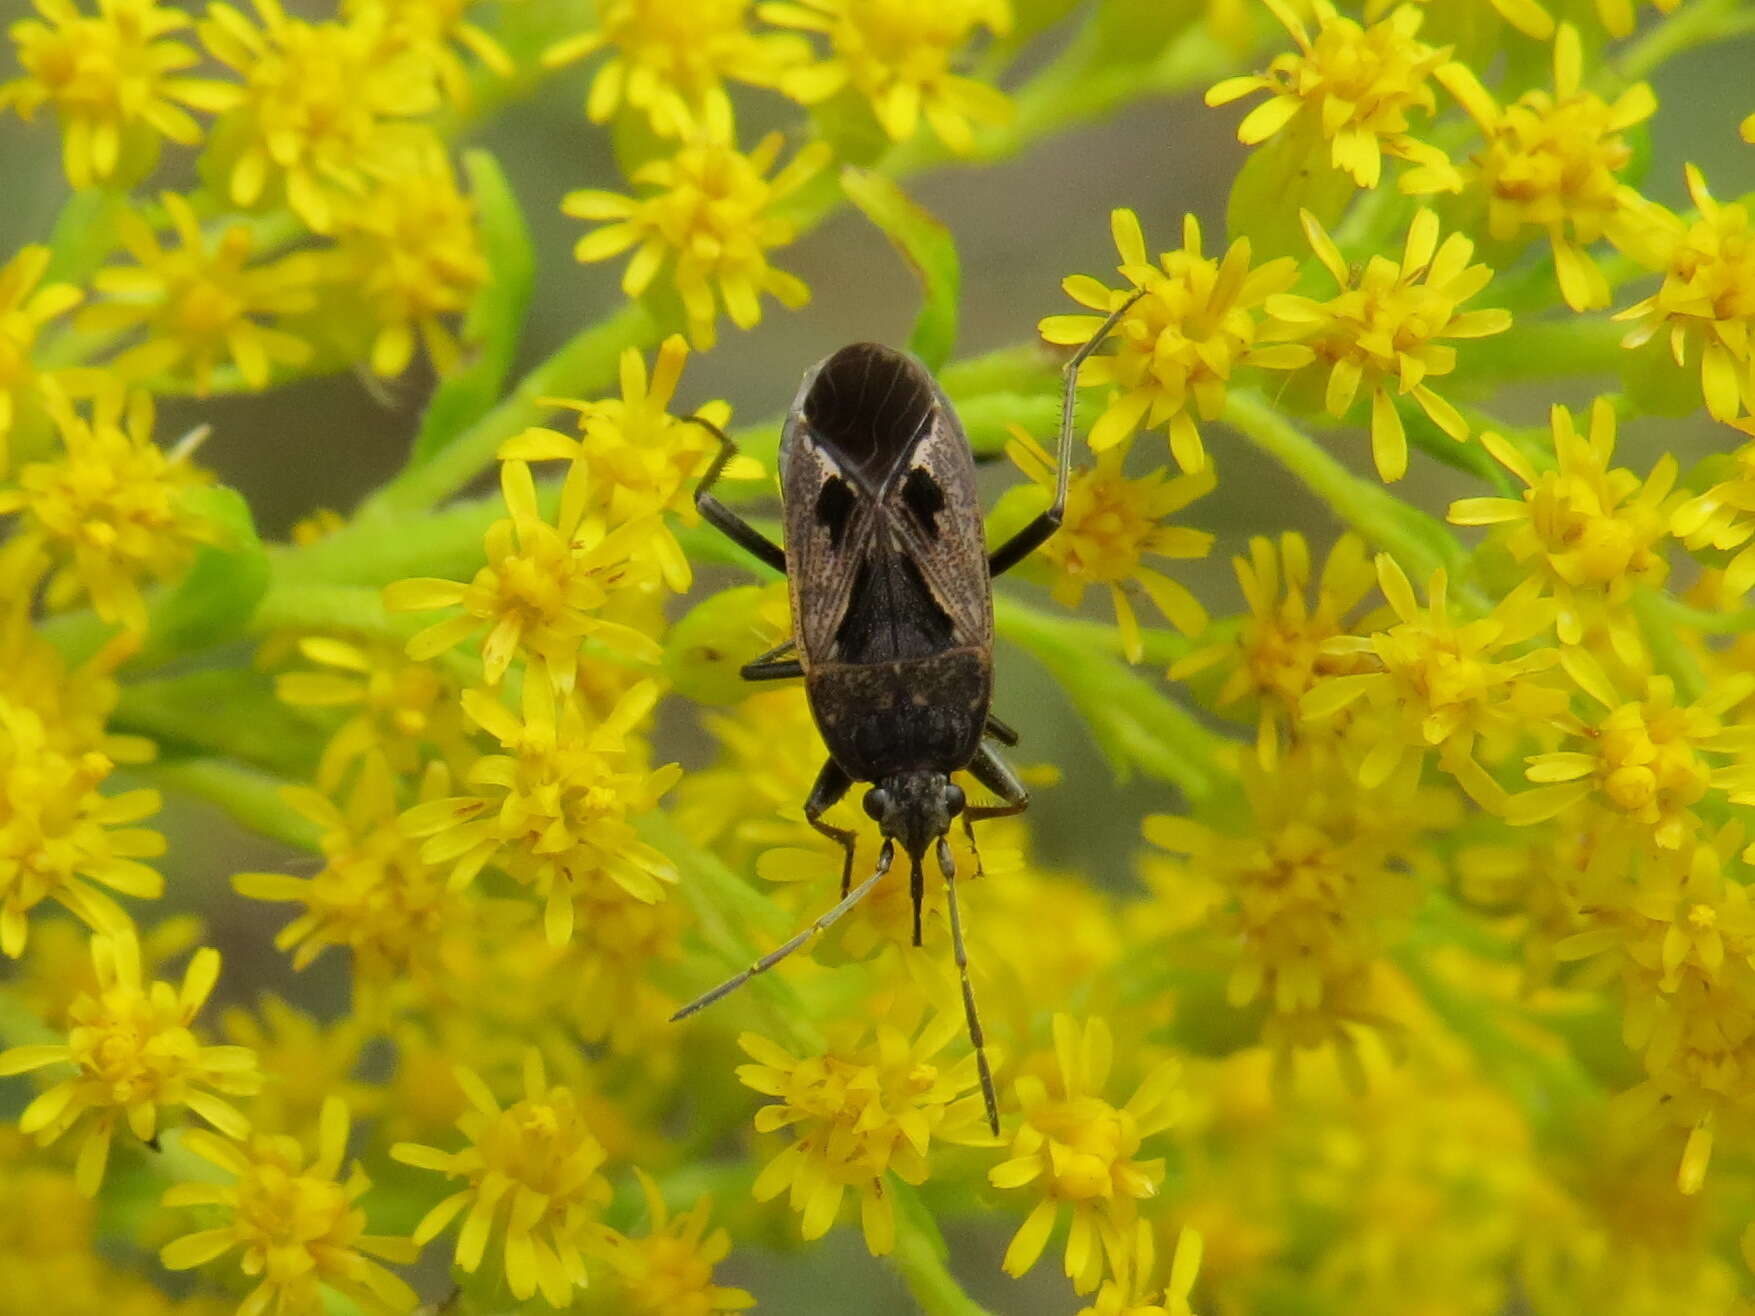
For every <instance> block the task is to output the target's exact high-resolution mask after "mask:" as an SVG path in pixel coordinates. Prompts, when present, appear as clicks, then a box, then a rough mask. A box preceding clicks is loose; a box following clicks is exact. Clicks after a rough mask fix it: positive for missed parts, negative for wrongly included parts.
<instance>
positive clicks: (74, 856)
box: [0, 699, 165, 959]
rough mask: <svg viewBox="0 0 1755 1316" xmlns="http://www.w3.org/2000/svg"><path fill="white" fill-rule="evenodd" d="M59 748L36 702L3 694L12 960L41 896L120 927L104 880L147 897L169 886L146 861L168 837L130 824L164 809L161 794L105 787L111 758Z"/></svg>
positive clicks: (0, 735)
mask: <svg viewBox="0 0 1755 1316" xmlns="http://www.w3.org/2000/svg"><path fill="white" fill-rule="evenodd" d="M53 746H54V738H53V736H52V734H51V732H50V731H49V729H48V728H47V727H46V726H45V724H44V722H43V719H42V717H41V716H40V715H39V714H38V713H37V712H36V711H35V710H34V709H32V708H29V707H27V706H23V705H17V704H13V703H11V702H10V701H9V700H6V699H0V954H5V955H8V956H11V957H12V958H14V959H16V958H18V956H19V955H20V954H21V953H23V951H24V946H25V942H26V940H27V938H28V934H29V922H28V918H29V915H30V912H31V910H33V909H35V908H36V907H37V906H38V905H39V904H41V903H42V902H43V901H44V900H54V901H56V902H57V903H59V904H61V905H62V906H64V907H65V908H66V909H68V910H69V911H70V912H71V913H73V914H74V915H76V916H77V917H78V918H79V919H80V920H82V921H83V922H84V923H86V924H87V925H89V926H90V927H93V928H98V929H117V928H123V927H125V926H126V925H127V922H128V919H127V915H125V914H124V913H123V912H122V911H121V909H120V908H119V907H118V906H117V905H116V903H115V902H114V901H113V900H111V899H110V898H109V897H108V896H107V895H105V894H103V893H102V892H100V891H99V890H98V889H97V887H98V886H106V887H109V888H110V889H111V890H113V891H119V892H122V893H123V894H125V895H131V896H140V897H142V898H144V899H148V900H150V899H154V898H156V897H157V896H159V895H160V894H162V892H163V891H164V878H163V877H162V876H160V874H159V873H158V872H157V871H156V870H154V869H152V868H149V867H147V866H146V865H145V864H143V863H141V862H140V861H141V860H142V859H150V858H152V857H153V856H155V855H161V854H163V853H164V849H165V839H164V837H162V836H160V835H159V834H158V833H157V832H155V831H151V830H149V829H148V828H145V827H130V826H128V825H127V824H129V823H134V822H139V821H140V820H141V819H142V818H145V817H148V816H150V815H152V814H154V813H157V812H158V807H159V794H158V792H157V791H155V790H131V791H124V792H122V793H121V794H119V795H100V794H99V793H98V789H97V788H98V786H99V784H100V783H102V782H103V781H104V779H105V778H107V777H108V776H109V775H110V772H111V770H112V769H113V767H114V766H115V765H114V764H113V763H112V762H111V761H110V759H109V758H108V757H107V756H106V755H104V754H103V753H101V752H99V751H98V750H95V749H87V750H83V751H79V750H68V749H57V748H54V747H53ZM94 884H96V885H94Z"/></svg>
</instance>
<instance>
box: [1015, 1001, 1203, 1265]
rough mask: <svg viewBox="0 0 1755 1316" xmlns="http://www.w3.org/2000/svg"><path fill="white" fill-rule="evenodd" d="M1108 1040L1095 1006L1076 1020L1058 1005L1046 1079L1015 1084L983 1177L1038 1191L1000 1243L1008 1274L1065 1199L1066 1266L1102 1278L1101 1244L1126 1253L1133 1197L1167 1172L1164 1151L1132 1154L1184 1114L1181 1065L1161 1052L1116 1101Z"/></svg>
mask: <svg viewBox="0 0 1755 1316" xmlns="http://www.w3.org/2000/svg"><path fill="white" fill-rule="evenodd" d="M1114 1049H1115V1043H1114V1039H1113V1037H1112V1036H1111V1034H1110V1031H1109V1025H1108V1023H1106V1022H1105V1021H1104V1019H1103V1018H1102V1017H1101V1016H1096V1015H1094V1016H1092V1017H1091V1018H1089V1019H1087V1020H1086V1021H1085V1023H1084V1025H1083V1026H1082V1027H1081V1026H1080V1025H1079V1024H1078V1023H1077V1022H1076V1021H1075V1020H1074V1019H1073V1018H1072V1017H1071V1016H1070V1015H1065V1014H1057V1015H1055V1016H1054V1068H1053V1071H1052V1072H1051V1073H1050V1074H1049V1076H1048V1078H1047V1079H1044V1078H1043V1077H1042V1076H1040V1075H1038V1074H1036V1073H1034V1072H1026V1073H1025V1074H1023V1075H1021V1076H1020V1077H1019V1078H1018V1079H1017V1081H1016V1083H1015V1084H1014V1085H1013V1086H1014V1090H1015V1091H1016V1093H1017V1097H1018V1105H1019V1106H1020V1107H1021V1109H1022V1115H1023V1118H1022V1120H1021V1121H1020V1123H1019V1125H1018V1130H1017V1132H1016V1133H1015V1134H1013V1135H1012V1142H1011V1148H1010V1151H1011V1155H1010V1157H1009V1158H1007V1159H1006V1160H1004V1161H1002V1162H1000V1164H998V1165H996V1166H994V1167H993V1168H992V1169H991V1170H989V1171H988V1174H987V1178H988V1181H989V1182H990V1183H992V1184H993V1186H994V1187H995V1188H1001V1189H1013V1188H1024V1189H1027V1190H1029V1192H1030V1193H1031V1194H1032V1195H1035V1196H1038V1197H1040V1198H1041V1200H1040V1201H1039V1202H1037V1203H1036V1205H1035V1206H1034V1207H1032V1208H1031V1210H1030V1214H1029V1215H1028V1216H1027V1217H1026V1218H1025V1220H1024V1223H1023V1224H1022V1225H1021V1226H1020V1227H1019V1228H1018V1232H1017V1233H1016V1234H1015V1235H1013V1237H1012V1241H1011V1245H1010V1246H1009V1247H1007V1248H1006V1252H1005V1259H1004V1261H1003V1262H1002V1263H1001V1265H1002V1266H1003V1267H1004V1269H1005V1272H1006V1273H1007V1274H1008V1275H1022V1274H1023V1273H1024V1272H1025V1271H1027V1270H1029V1269H1030V1268H1031V1267H1032V1266H1034V1265H1035V1264H1036V1262H1037V1260H1038V1259H1039V1258H1040V1257H1041V1256H1042V1249H1043V1248H1044V1247H1046V1246H1047V1244H1048V1236H1049V1234H1050V1233H1052V1232H1053V1230H1054V1226H1055V1223H1056V1222H1057V1221H1058V1220H1059V1218H1060V1215H1061V1207H1063V1206H1070V1207H1071V1208H1072V1212H1071V1214H1072V1228H1071V1230H1070V1232H1069V1233H1068V1235H1067V1240H1066V1273H1067V1276H1068V1278H1070V1279H1071V1280H1072V1282H1073V1287H1074V1288H1075V1289H1077V1290H1078V1291H1079V1292H1080V1293H1089V1292H1091V1291H1092V1290H1093V1289H1095V1288H1096V1287H1097V1285H1098V1283H1099V1282H1100V1281H1101V1280H1102V1278H1103V1273H1104V1258H1105V1254H1106V1252H1114V1251H1117V1250H1121V1249H1126V1252H1125V1253H1124V1255H1125V1254H1128V1253H1131V1249H1132V1246H1133V1243H1134V1222H1135V1220H1136V1219H1137V1218H1138V1217H1137V1210H1138V1203H1139V1202H1140V1201H1142V1200H1144V1199H1145V1198H1148V1197H1152V1196H1155V1195H1156V1194H1157V1191H1158V1185H1159V1184H1160V1183H1162V1182H1163V1179H1164V1162H1163V1161H1162V1160H1139V1159H1137V1158H1138V1155H1139V1150H1140V1145H1141V1143H1142V1142H1143V1141H1144V1140H1145V1139H1147V1138H1149V1137H1151V1136H1152V1135H1153V1134H1156V1133H1160V1132H1162V1131H1163V1130H1164V1129H1167V1128H1169V1127H1170V1126H1171V1125H1172V1124H1174V1123H1175V1122H1176V1121H1177V1120H1178V1119H1179V1118H1180V1117H1181V1113H1182V1107H1183V1099H1182V1094H1181V1092H1180V1091H1179V1090H1178V1086H1179V1083H1180V1078H1181V1067H1180V1066H1179V1065H1178V1064H1177V1063H1176V1062H1175V1061H1165V1062H1164V1063H1163V1064H1161V1065H1159V1066H1158V1067H1157V1068H1155V1069H1153V1070H1152V1071H1151V1072H1150V1073H1149V1074H1147V1076H1146V1077H1145V1078H1144V1079H1143V1080H1141V1082H1140V1085H1139V1087H1138V1088H1136V1089H1135V1090H1134V1094H1133V1096H1132V1097H1130V1098H1129V1099H1128V1101H1127V1103H1126V1104H1125V1105H1123V1106H1119V1107H1117V1106H1113V1105H1111V1104H1110V1103H1109V1101H1108V1100H1107V1099H1106V1098H1105V1097H1104V1095H1103V1089H1104V1088H1105V1087H1106V1086H1108V1083H1109V1070H1110V1065H1111V1063H1112V1061H1113V1059H1114Z"/></svg>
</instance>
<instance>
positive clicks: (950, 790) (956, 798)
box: [945, 782, 963, 818]
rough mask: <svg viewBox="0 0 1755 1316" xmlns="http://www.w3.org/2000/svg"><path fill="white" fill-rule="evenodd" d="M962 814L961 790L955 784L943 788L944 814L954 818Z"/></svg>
mask: <svg viewBox="0 0 1755 1316" xmlns="http://www.w3.org/2000/svg"><path fill="white" fill-rule="evenodd" d="M961 812H963V788H962V787H961V786H959V785H957V783H956V782H951V783H950V784H949V785H947V786H946V787H945V813H946V814H947V815H949V816H950V817H952V818H955V817H956V816H957V815H958V814H959V813H961Z"/></svg>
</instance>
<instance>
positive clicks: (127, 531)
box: [0, 389, 221, 632]
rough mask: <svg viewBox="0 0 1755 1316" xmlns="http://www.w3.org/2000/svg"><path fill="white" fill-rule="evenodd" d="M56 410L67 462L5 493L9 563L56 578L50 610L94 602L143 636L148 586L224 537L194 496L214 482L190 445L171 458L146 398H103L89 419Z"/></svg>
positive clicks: (34, 468) (26, 475) (22, 477)
mask: <svg viewBox="0 0 1755 1316" xmlns="http://www.w3.org/2000/svg"><path fill="white" fill-rule="evenodd" d="M51 410H52V412H53V414H54V417H55V423H56V424H57V425H58V426H59V428H60V431H61V441H62V443H63V444H64V445H65V449H66V451H65V453H64V455H62V456H61V457H59V458H58V459H56V460H53V461H40V462H31V463H29V464H27V465H25V466H24V467H22V468H21V469H20V470H19V472H18V483H17V486H16V487H14V488H11V489H0V515H4V514H6V513H8V512H16V513H18V514H19V524H18V525H17V527H16V528H15V529H14V532H13V539H12V542H11V544H10V545H9V546H8V548H9V558H8V560H10V561H11V562H12V563H13V564H15V569H17V564H19V563H23V564H24V566H23V570H25V571H26V572H27V573H28V574H29V575H31V576H34V575H35V574H37V572H36V571H35V570H33V569H32V568H31V565H30V564H31V563H32V561H33V559H35V560H36V561H38V562H39V563H40V564H41V566H42V568H44V569H46V570H48V571H49V572H50V573H51V574H50V575H49V579H48V584H47V587H46V589H45V593H44V601H45V602H46V603H47V604H48V606H49V607H50V608H53V609H62V608H68V607H71V606H72V605H73V604H75V603H77V602H78V601H79V600H80V599H81V598H89V599H90V600H91V606H92V608H93V610H94V611H95V612H96V613H97V614H98V616H99V617H101V618H102V619H103V620H104V621H106V622H109V623H110V624H111V625H119V626H121V627H123V628H124V629H125V630H128V631H133V632H142V631H145V629H146V625H147V618H146V601H145V599H144V598H143V597H142V595H141V592H140V586H141V582H142V581H155V580H167V579H170V578H171V577H174V576H176V575H178V574H179V573H181V572H182V571H183V570H184V569H185V568H186V567H187V566H188V565H189V563H190V562H191V561H193V560H194V557H195V550H196V548H197V547H198V546H199V545H201V544H210V543H214V542H216V541H218V540H219V539H220V537H221V531H220V528H219V527H218V526H217V525H216V524H215V523H214V522H212V521H210V520H209V519H207V518H206V517H204V516H202V515H200V513H199V512H198V511H196V510H195V509H194V508H193V507H192V506H191V505H190V499H189V498H188V495H189V494H190V493H191V492H192V491H194V490H196V489H198V488H199V487H200V486H202V485H204V484H206V483H208V482H209V480H210V479H211V477H210V476H209V475H208V473H207V472H206V471H204V470H202V469H200V468H199V467H197V466H196V465H195V464H194V463H193V462H192V461H189V460H188V459H187V448H186V447H179V448H178V449H176V450H174V451H172V452H170V453H166V452H164V451H163V450H162V449H161V448H159V447H158V446H157V445H156V444H154V443H153V441H152V424H153V406H152V398H151V396H150V395H149V394H147V393H143V392H137V393H133V394H130V395H126V396H125V395H124V394H123V393H122V391H121V390H120V389H115V390H111V391H106V392H104V393H102V394H100V395H99V396H98V397H97V398H95V399H94V400H93V402H92V404H91V414H90V416H89V417H86V416H81V415H79V414H78V413H77V412H75V411H74V410H73V408H72V407H71V406H70V405H68V404H67V403H65V402H60V401H57V402H56V403H55V404H54V405H53V406H52V408H51ZM8 584H10V585H11V586H12V587H14V588H22V587H21V586H20V584H19V582H17V581H16V580H14V581H10V582H8Z"/></svg>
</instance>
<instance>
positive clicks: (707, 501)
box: [683, 416, 786, 575]
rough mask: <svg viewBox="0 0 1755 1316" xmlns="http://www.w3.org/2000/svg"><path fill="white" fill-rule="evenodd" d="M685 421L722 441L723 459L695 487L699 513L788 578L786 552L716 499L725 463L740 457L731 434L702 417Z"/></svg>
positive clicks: (716, 458)
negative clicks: (716, 491) (715, 493)
mask: <svg viewBox="0 0 1755 1316" xmlns="http://www.w3.org/2000/svg"><path fill="white" fill-rule="evenodd" d="M683 419H684V420H685V421H688V422H689V423H691V424H694V425H699V426H700V427H701V428H702V429H704V430H706V431H707V432H708V433H709V434H711V435H712V436H713V437H714V438H716V439H718V440H719V455H718V456H716V457H714V458H713V464H712V465H711V466H709V467H708V468H707V473H706V474H705V475H703V476H702V477H701V482H700V483H699V484H698V485H696V486H695V507H696V509H697V510H699V512H700V513H701V515H702V516H704V517H706V518H707V521H708V522H709V524H711V525H712V526H713V527H714V528H715V529H717V530H718V531H719V533H720V534H722V535H724V536H725V537H726V538H727V539H729V540H731V542H732V543H734V544H737V545H738V546H739V547H741V548H743V549H745V550H746V551H748V552H749V553H751V554H752V555H754V556H755V557H758V558H760V559H761V560H762V561H763V562H766V563H767V564H768V565H769V566H771V567H773V568H774V570H776V571H778V572H780V573H781V574H782V575H784V574H785V573H786V553H785V550H783V549H782V548H781V547H780V545H778V544H776V543H775V542H774V541H773V540H771V539H769V538H768V536H766V535H764V534H763V533H762V532H761V531H760V530H757V529H756V528H755V527H754V526H753V525H751V524H750V523H749V522H748V521H746V520H744V519H743V518H742V517H741V516H739V515H738V514H737V513H736V512H734V511H732V510H731V509H730V508H729V507H727V506H726V505H725V504H724V503H722V502H720V501H719V499H718V498H716V497H714V495H713V486H714V485H715V484H717V483H719V477H720V475H721V474H723V473H724V471H725V463H726V462H728V461H730V460H731V459H732V458H733V457H735V456H737V445H736V444H735V443H733V442H732V441H731V436H730V435H729V434H727V433H726V432H725V431H724V430H722V429H720V428H719V427H718V426H717V425H715V424H714V423H713V422H712V421H710V420H703V419H701V417H699V416H684V417H683Z"/></svg>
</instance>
